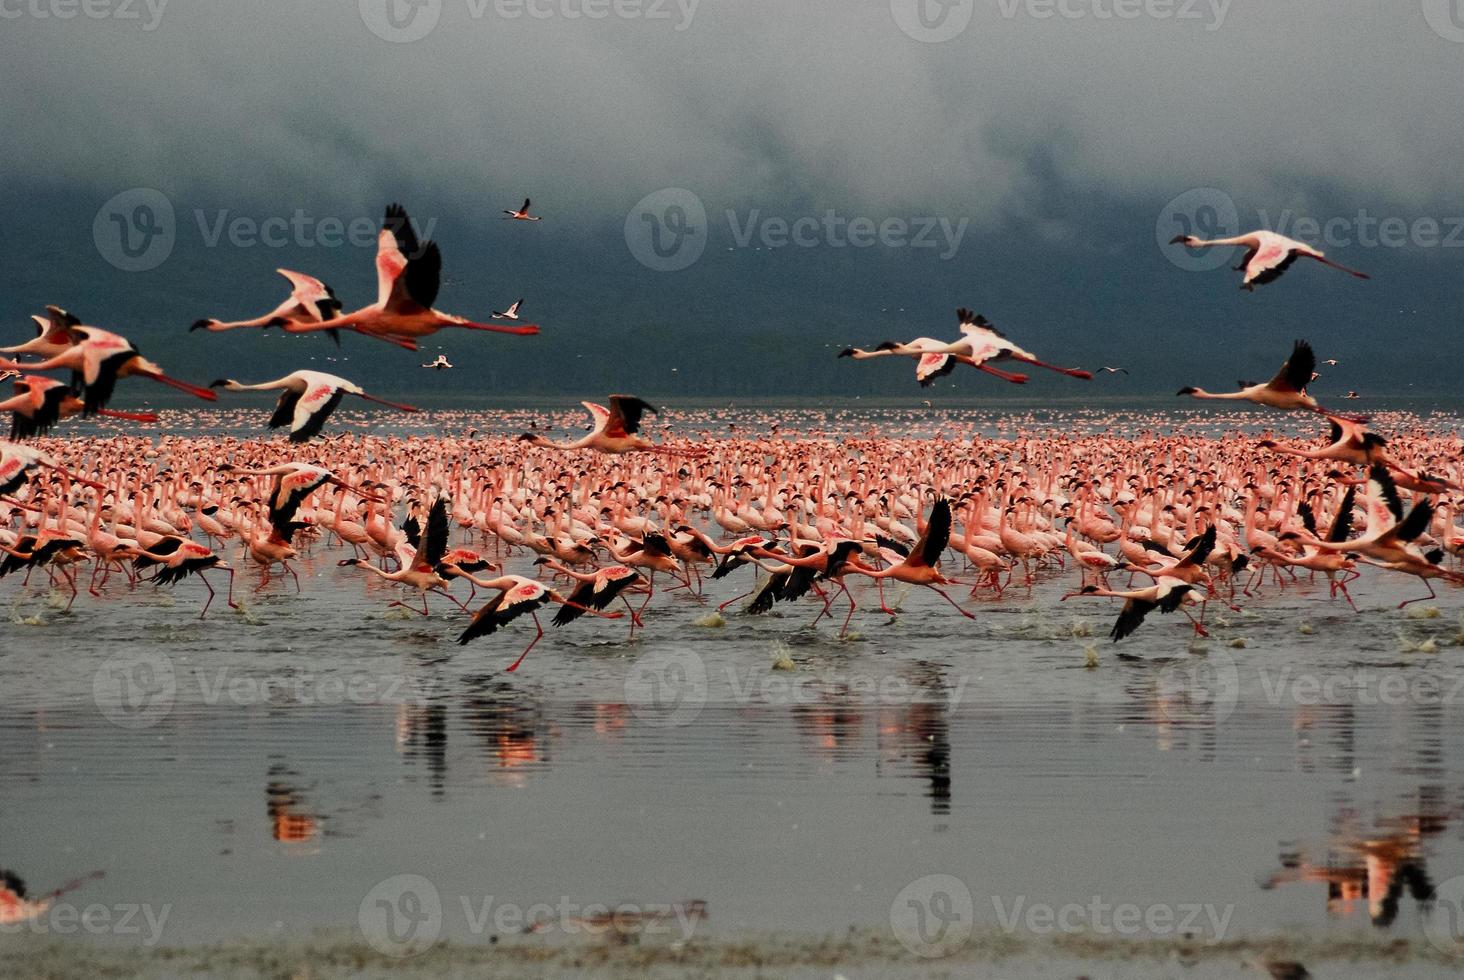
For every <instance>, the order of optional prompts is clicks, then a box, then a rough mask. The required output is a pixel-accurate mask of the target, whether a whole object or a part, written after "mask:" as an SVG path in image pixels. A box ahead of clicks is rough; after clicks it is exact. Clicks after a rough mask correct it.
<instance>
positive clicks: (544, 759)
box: [462, 683, 552, 785]
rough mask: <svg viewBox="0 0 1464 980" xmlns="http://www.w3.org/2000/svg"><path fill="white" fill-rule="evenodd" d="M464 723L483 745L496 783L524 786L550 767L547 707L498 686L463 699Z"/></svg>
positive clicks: (490, 773)
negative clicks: (536, 774)
mask: <svg viewBox="0 0 1464 980" xmlns="http://www.w3.org/2000/svg"><path fill="white" fill-rule="evenodd" d="M462 715H463V723H464V725H465V727H466V728H467V730H468V734H470V735H472V736H473V737H474V738H475V739H476V740H477V742H478V744H479V746H480V751H481V753H482V755H483V757H484V759H485V760H486V761H487V762H488V764H489V765H488V769H487V773H488V776H489V778H490V779H491V780H492V781H494V782H500V783H507V784H510V785H522V783H523V782H524V780H525V779H526V778H527V777H528V775H529V774H531V773H533V772H534V771H536V770H538V769H541V768H545V767H547V766H548V764H549V752H548V748H549V742H550V738H551V734H552V732H551V729H550V726H549V722H548V720H547V716H546V714H545V710H544V705H543V704H541V703H539V702H537V701H531V700H528V699H527V698H525V697H524V696H523V695H522V694H521V693H519V692H518V691H516V690H514V689H513V687H512V686H511V685H508V684H504V683H496V684H494V685H493V686H492V687H491V688H489V689H488V690H485V691H483V692H482V693H478V694H473V695H470V696H468V697H466V698H464V699H463V704H462Z"/></svg>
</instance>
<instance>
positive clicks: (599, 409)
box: [580, 402, 610, 432]
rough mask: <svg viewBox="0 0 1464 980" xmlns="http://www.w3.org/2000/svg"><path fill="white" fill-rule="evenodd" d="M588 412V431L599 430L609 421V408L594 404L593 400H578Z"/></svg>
mask: <svg viewBox="0 0 1464 980" xmlns="http://www.w3.org/2000/svg"><path fill="white" fill-rule="evenodd" d="M580 404H581V405H583V406H584V407H585V408H586V409H588V410H589V413H590V420H591V425H590V431H591V432H599V431H601V430H603V429H604V428H605V426H606V425H608V424H609V422H610V409H608V408H606V407H605V406H604V405H596V404H595V403H594V402H580Z"/></svg>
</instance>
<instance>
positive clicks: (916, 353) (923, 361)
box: [838, 337, 1027, 388]
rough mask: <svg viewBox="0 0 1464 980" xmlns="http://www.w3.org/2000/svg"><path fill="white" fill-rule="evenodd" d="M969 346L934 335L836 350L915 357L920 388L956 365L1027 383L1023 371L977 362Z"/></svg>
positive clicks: (857, 355) (860, 356) (858, 356)
mask: <svg viewBox="0 0 1464 980" xmlns="http://www.w3.org/2000/svg"><path fill="white" fill-rule="evenodd" d="M968 346H969V345H965V344H963V343H962V342H961V341H957V342H956V343H954V344H950V343H946V342H944V341H940V340H936V339H935V338H933V337H916V338H915V339H914V340H911V341H909V342H907V343H903V344H902V343H898V342H897V341H893V340H886V341H884V342H882V343H881V344H879V346H877V347H875V349H874V350H863V349H862V348H859V347H845V348H844V349H843V350H841V351H839V354H838V356H839V357H852V358H853V359H854V360H856V361H864V360H869V359H870V358H874V357H913V358H915V360H916V362H917V363H916V365H915V380H916V381H918V382H920V387H922V388H929V387H930V386H931V385H933V384H935V380H936V379H937V378H942V377H945V376H946V375H947V374H950V373H951V372H952V371H953V370H955V367H956V365H957V364H969V365H971V366H972V367H974V368H976V369H977V370H978V371H985V372H986V373H987V374H990V375H993V376H995V377H998V378H1000V379H1001V380H1003V381H1010V382H1011V383H1012V384H1018V385H1020V384H1026V383H1027V376H1026V375H1025V374H1012V373H1010V372H1007V371H1002V370H1000V369H998V368H994V367H992V366H991V365H990V364H984V363H981V362H980V361H977V360H976V359H975V358H973V357H972V356H971V355H970V354H969V353H964V351H965V350H966V349H967V347H968Z"/></svg>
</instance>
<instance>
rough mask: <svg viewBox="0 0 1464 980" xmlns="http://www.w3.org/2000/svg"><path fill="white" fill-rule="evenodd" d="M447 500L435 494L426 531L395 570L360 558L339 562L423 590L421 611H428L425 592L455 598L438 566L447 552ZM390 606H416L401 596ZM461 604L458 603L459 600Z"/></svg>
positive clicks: (410, 607)
mask: <svg viewBox="0 0 1464 980" xmlns="http://www.w3.org/2000/svg"><path fill="white" fill-rule="evenodd" d="M448 507H449V501H448V499H447V497H438V498H437V500H436V502H434V503H433V505H432V509H431V510H430V511H429V512H428V514H427V533H426V534H424V535H422V536H421V538H420V539H419V541H418V543H417V547H416V550H415V551H414V552H413V553H412V556H411V557H410V558H409V559H408V560H407V561H404V562H403V563H402V567H401V568H400V569H398V570H397V571H395V572H384V571H382V570H381V569H379V568H377V567H376V566H375V565H373V564H371V563H370V562H367V561H362V560H361V559H360V558H345V559H342V560H341V561H340V562H338V564H340V565H342V566H354V567H356V568H364V569H365V570H366V571H368V572H370V573H372V574H373V575H375V576H377V577H378V578H383V579H385V580H386V581H388V582H398V583H401V584H403V585H407V586H410V587H412V588H414V589H416V590H417V591H418V592H420V593H422V615H423V616H426V615H428V614H429V613H428V609H427V593H429V592H437V593H440V594H442V595H445V596H447V597H448V598H449V599H452V601H453V602H457V599H454V598H453V595H452V593H450V592H448V591H447V587H448V586H449V585H450V584H451V583H449V582H448V580H447V579H446V578H445V577H444V576H443V575H442V572H441V571H440V566H441V564H442V559H443V557H444V556H445V555H446V554H447V534H448V527H447V510H448ZM390 605H391V606H401V607H402V608H403V609H411V610H413V611H414V612H415V611H416V607H414V606H409V605H407V604H406V603H405V602H402V601H401V600H400V599H397V600H394V601H393V602H391V603H390ZM459 605H460V606H461V603H459Z"/></svg>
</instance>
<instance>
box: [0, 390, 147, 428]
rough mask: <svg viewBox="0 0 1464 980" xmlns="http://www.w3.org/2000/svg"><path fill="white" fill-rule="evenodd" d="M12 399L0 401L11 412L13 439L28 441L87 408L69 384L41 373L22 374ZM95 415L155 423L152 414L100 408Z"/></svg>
mask: <svg viewBox="0 0 1464 980" xmlns="http://www.w3.org/2000/svg"><path fill="white" fill-rule="evenodd" d="M15 391H16V394H15V396H14V397H13V398H8V399H6V400H4V401H0V412H7V411H8V412H10V413H11V416H10V438H11V439H29V438H31V437H32V436H43V435H45V434H46V433H47V432H49V431H50V430H51V427H52V426H53V425H55V424H56V423H57V422H58V421H60V420H62V419H68V418H71V417H72V416H73V415H79V414H80V413H81V412H82V411H83V410H84V409H85V403H84V402H83V401H82V400H81V397H80V396H79V395H77V393H76V392H75V391H74V390H73V389H72V388H71V387H70V386H68V385H66V384H63V383H62V382H60V381H57V380H56V379H54V378H43V377H41V376H40V375H38V374H32V375H22V376H21V377H20V379H19V380H18V381H16V382H15ZM96 414H98V415H103V416H106V417H107V418H114V419H126V420H128V421H130V422H156V421H157V420H158V417H157V416H156V415H154V414H153V413H151V412H116V411H112V410H111V409H107V408H102V409H98V410H97V412H96Z"/></svg>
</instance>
